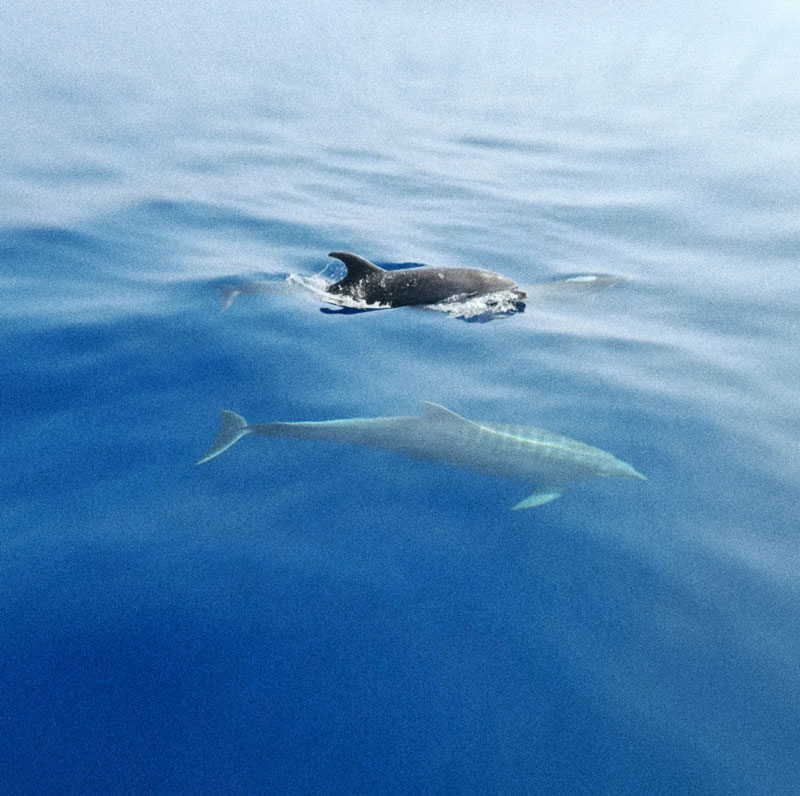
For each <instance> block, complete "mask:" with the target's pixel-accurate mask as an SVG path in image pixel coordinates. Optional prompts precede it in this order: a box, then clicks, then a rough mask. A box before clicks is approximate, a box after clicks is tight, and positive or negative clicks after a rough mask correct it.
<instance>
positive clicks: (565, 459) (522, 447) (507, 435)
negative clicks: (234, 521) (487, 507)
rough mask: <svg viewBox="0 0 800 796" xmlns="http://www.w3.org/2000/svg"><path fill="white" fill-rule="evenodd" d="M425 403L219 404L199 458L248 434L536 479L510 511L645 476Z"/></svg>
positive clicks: (590, 453)
mask: <svg viewBox="0 0 800 796" xmlns="http://www.w3.org/2000/svg"><path fill="white" fill-rule="evenodd" d="M423 406H424V412H423V414H422V415H413V416H402V417H371V418H352V419H347V420H324V421H309V422H290V423H280V422H279V423H253V424H249V423H248V422H247V421H246V420H245V419H244V418H243V417H242V416H241V415H238V414H236V413H235V412H230V411H228V410H222V412H221V415H222V422H221V426H220V430H219V433H218V434H217V438H216V439H215V440H214V443H213V445H212V446H211V448H210V449H209V450H208V452H207V453H205V454H204V455H203V456H202V457H201V458H200V459H199V460H198V461H197V464H202V463H203V462H207V461H209V460H210V459H213V458H214V457H216V456H219V454H220V453H222V452H223V451H225V450H227V449H228V448H230V447H231V445H233V444H234V443H235V442H237V441H238V440H240V439H241V438H242V437H244V436H247V435H249V434H254V435H256V436H259V437H294V438H297V439H320V440H329V441H333V442H344V443H349V444H351V445H363V446H368V447H373V448H381V449H384V450H389V451H394V452H396V453H402V454H405V455H406V456H410V457H412V458H414V459H424V460H428V461H435V462H441V463H443V464H448V465H452V466H455V467H461V468H464V469H466V470H472V471H474V472H478V473H483V474H484V475H493V476H500V477H503V478H512V479H515V480H519V481H527V482H528V483H531V484H534V485H536V489H535V491H534V492H533V493H532V494H531V495H529V496H528V497H527V498H525V499H524V500H521V501H520V502H519V503H517V504H516V505H515V506H513V508H514V509H529V508H534V507H536V506H543V505H545V504H546V503H550V502H551V501H553V500H556V499H557V498H559V497H561V495H562V494H563V493H564V491H565V490H566V489H567V487H568V486H569V484H570V483H571V482H572V481H574V480H575V479H578V478H613V477H629V478H638V479H641V480H646V479H645V477H644V476H643V475H642V474H641V473H639V472H637V471H636V470H635V469H634V468H633V467H631V466H630V465H629V464H626V463H625V462H623V461H620V460H619V459H617V458H616V457H615V456H613V455H612V454H610V453H608V452H606V451H604V450H601V449H600V448H595V447H593V446H592V445H587V444H585V443H583V442H578V441H577V440H574V439H570V438H569V437H564V436H562V435H561V434H556V433H554V432H552V431H545V430H544V429H541V428H532V427H523V426H515V425H506V424H503V423H487V422H482V421H473V420H468V419H467V418H465V417H461V416H460V415H457V414H456V413H455V412H451V411H450V410H449V409H447V408H445V407H444V406H440V405H439V404H433V403H428V402H427V401H423Z"/></svg>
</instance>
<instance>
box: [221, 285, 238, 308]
mask: <svg viewBox="0 0 800 796" xmlns="http://www.w3.org/2000/svg"><path fill="white" fill-rule="evenodd" d="M241 292H242V290H241V288H238V287H236V286H235V285H220V286H219V311H220V312H225V310H227V309H228V307H230V306H231V304H233V302H234V300H235V299H236V297H237V296H238V295H239V294H240V293H241Z"/></svg>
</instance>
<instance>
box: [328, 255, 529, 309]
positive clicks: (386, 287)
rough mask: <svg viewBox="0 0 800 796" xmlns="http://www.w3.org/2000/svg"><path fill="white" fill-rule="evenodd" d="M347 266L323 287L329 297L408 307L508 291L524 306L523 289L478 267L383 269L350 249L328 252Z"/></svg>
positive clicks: (504, 277)
mask: <svg viewBox="0 0 800 796" xmlns="http://www.w3.org/2000/svg"><path fill="white" fill-rule="evenodd" d="M328 256H329V257H334V258H336V259H337V260H341V262H343V263H344V266H345V268H347V275H346V276H345V277H344V279H341V280H339V281H338V282H334V283H333V284H332V285H330V286H328V287H327V288H326V292H327V293H330V294H331V295H333V296H346V297H347V298H349V299H352V300H353V301H357V302H364V303H365V304H370V305H377V306H380V307H387V308H388V307H412V306H425V305H431V304H439V303H441V302H443V301H448V300H451V299H456V298H458V299H466V298H472V297H474V296H485V295H489V294H491V293H499V292H500V291H512V292H513V294H514V295H515V297H516V299H517V302H518V305H521V306H520V309H521V308H524V306H525V305H524V300H525V297H526V294H525V291H523V290H521V289H520V288H519V287H518V286H517V285H516V284H515V282H514V281H513V280H511V279H509V278H508V277H507V276H503V275H502V274H496V273H494V272H493V271H484V270H481V269H480V268H436V267H432V266H426V267H422V268H416V267H415V268H400V269H396V270H392V271H387V270H385V269H383V268H381V267H380V266H378V265H375V263H371V262H370V261H369V260H365V259H364V258H363V257H360V256H359V255H357V254H353V253H351V252H331V253H330V254H329V255H328Z"/></svg>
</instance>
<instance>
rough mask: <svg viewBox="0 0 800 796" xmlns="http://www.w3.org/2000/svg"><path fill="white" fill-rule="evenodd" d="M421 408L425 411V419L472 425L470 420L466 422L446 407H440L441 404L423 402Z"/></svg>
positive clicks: (464, 418)
mask: <svg viewBox="0 0 800 796" xmlns="http://www.w3.org/2000/svg"><path fill="white" fill-rule="evenodd" d="M422 406H423V409H424V410H425V417H427V418H428V420H445V421H447V422H449V423H452V422H457V423H472V421H471V420H467V418H466V417H461V415H457V414H456V413H455V412H452V411H450V410H449V409H448V408H447V407H446V406H442V405H441V404H432V403H431V402H430V401H423V402H422Z"/></svg>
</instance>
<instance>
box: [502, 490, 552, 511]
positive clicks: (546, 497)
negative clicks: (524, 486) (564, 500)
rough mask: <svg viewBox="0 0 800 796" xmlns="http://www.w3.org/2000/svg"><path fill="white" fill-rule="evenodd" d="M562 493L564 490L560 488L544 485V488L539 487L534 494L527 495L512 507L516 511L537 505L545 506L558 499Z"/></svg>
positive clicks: (533, 507)
mask: <svg viewBox="0 0 800 796" xmlns="http://www.w3.org/2000/svg"><path fill="white" fill-rule="evenodd" d="M561 495H562V491H561V490H560V489H557V488H554V487H543V488H542V489H537V490H536V491H535V492H534V493H533V494H532V495H529V496H528V497H526V498H525V500H520V502H519V503H517V505H516V506H512V507H511V508H512V510H514V511H517V510H519V509H535V508H536V507H537V506H544V505H545V504H546V503H551V502H552V501H554V500H558V498H560V497H561Z"/></svg>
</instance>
